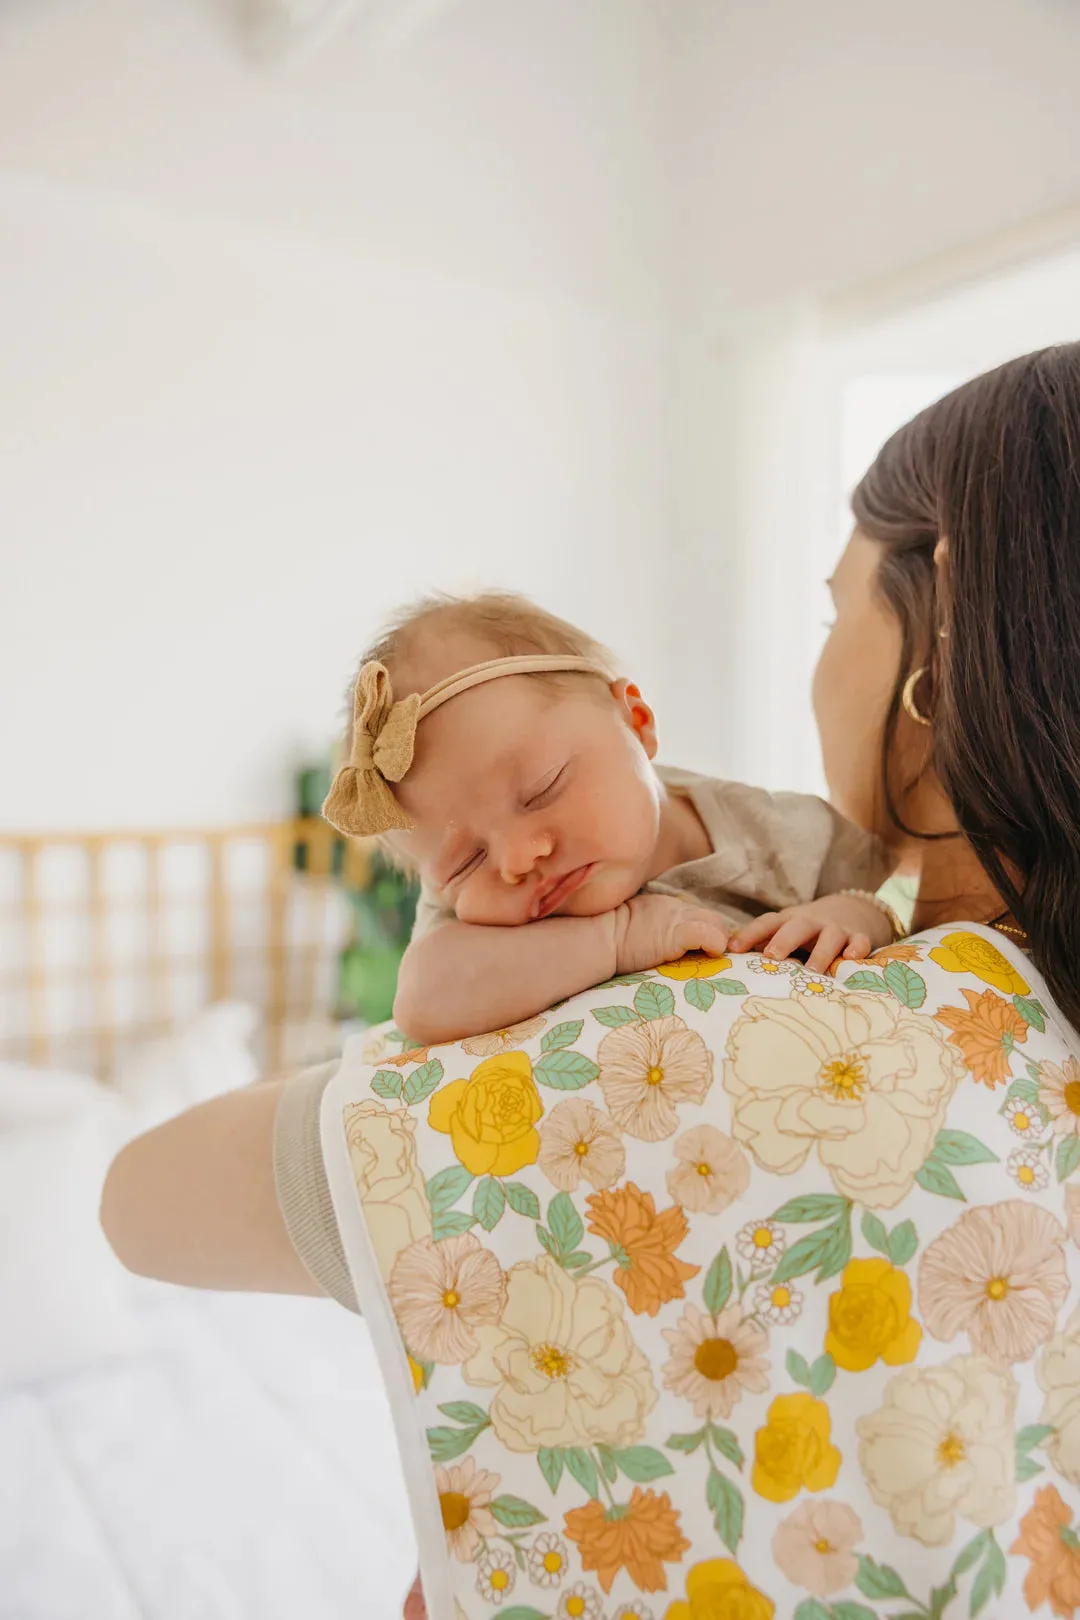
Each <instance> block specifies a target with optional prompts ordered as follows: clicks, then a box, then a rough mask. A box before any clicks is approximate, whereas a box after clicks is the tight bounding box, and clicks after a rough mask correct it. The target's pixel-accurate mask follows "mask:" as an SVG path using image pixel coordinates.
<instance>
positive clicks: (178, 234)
mask: <svg viewBox="0 0 1080 1620" xmlns="http://www.w3.org/2000/svg"><path fill="white" fill-rule="evenodd" d="M620 3H621V0H620ZM170 5H172V0H170ZM93 9H96V13H97V17H98V19H99V24H100V22H101V20H102V19H104V21H105V22H106V24H108V23H109V22H111V23H112V24H113V26H114V30H115V28H117V27H118V26H119V24H120V23H121V22H126V23H127V24H128V25H129V26H131V27H132V28H136V29H138V28H140V27H141V29H142V35H141V38H142V41H143V44H144V46H145V47H146V51H147V53H148V54H144V55H143V57H142V59H141V62H140V57H139V52H138V50H136V49H133V44H134V41H133V38H132V37H128V38H127V39H126V40H125V41H123V46H124V48H120V47H121V43H122V42H121V40H120V38H119V37H118V36H116V35H115V33H114V37H113V40H112V43H113V45H114V47H116V49H115V51H114V53H113V54H111V55H110V53H109V52H108V51H107V50H106V49H105V48H104V45H103V42H102V38H101V35H100V34H96V33H94V31H93V29H92V28H91V27H90V24H89V20H88V15H87V10H86V8H80V7H75V8H71V7H68V6H66V5H64V4H60V3H57V4H55V5H54V6H53V7H52V8H51V10H50V9H49V8H42V12H41V14H36V15H34V16H30V17H27V18H24V22H25V24H26V26H25V28H24V30H23V31H22V32H17V31H16V30H15V29H14V28H10V29H9V36H10V43H11V45H12V46H13V47H18V48H21V49H22V52H23V56H22V61H21V63H20V62H19V61H18V60H17V58H18V56H19V49H18V48H16V49H14V50H13V52H12V54H13V55H14V56H15V57H16V61H15V62H14V63H13V62H12V61H11V59H10V57H9V58H8V60H7V61H6V63H0V151H3V153H4V159H5V161H7V162H8V164H9V166H10V168H11V169H14V168H15V167H17V166H18V164H20V163H21V164H22V165H23V168H24V172H23V173H20V174H15V173H11V172H9V173H8V174H7V175H5V174H4V173H3V171H2V169H0V354H2V355H3V357H4V358H3V369H2V372H0V487H2V488H3V491H4V496H3V505H4V520H3V540H2V542H0V543H2V546H3V552H4V557H3V587H2V590H0V687H2V689H3V691H4V693H5V702H4V704H3V706H2V708H0V759H2V760H3V761H4V766H3V779H4V791H3V794H2V795H0V824H2V825H3V826H5V827H7V828H9V829H10V828H16V829H27V828H42V827H58V826H59V827H75V828H82V827H94V826H115V825H121V826H159V825H166V826H167V825H183V824H191V823H198V822H230V821H235V820H240V819H245V818H248V817H254V818H261V817H267V816H273V815H276V814H278V813H280V812H281V811H284V810H286V809H288V808H290V806H291V792H290V782H289V771H290V769H291V767H292V766H293V765H294V764H295V763H297V762H299V761H300V760H301V759H302V758H304V757H305V756H306V755H309V754H310V753H311V752H312V751H313V750H314V751H320V750H322V749H323V748H325V746H326V744H327V742H328V740H329V738H330V735H331V732H332V730H333V729H334V728H336V724H337V720H338V714H339V710H340V707H341V702H342V693H343V689H344V685H345V682H346V680H347V678H348V676H349V674H350V673H351V669H352V666H353V663H354V660H355V657H356V655H357V653H358V651H359V649H360V648H361V647H362V646H363V644H364V643H365V641H366V640H367V639H368V638H369V637H370V636H371V634H372V632H373V630H374V629H375V628H376V626H377V624H378V622H379V620H380V618H381V617H382V615H384V614H385V612H386V611H387V610H388V609H389V608H390V607H392V606H394V605H396V604H397V603H399V602H400V601H401V600H402V599H403V598H408V597H409V596H410V595H412V594H415V593H416V592H417V591H419V590H421V589H431V588H435V587H445V588H471V587H477V586H482V585H488V584H493V585H507V586H514V587H517V588H520V589H522V590H526V591H529V592H531V593H533V594H535V595H536V596H538V597H539V598H540V599H541V600H543V601H545V602H546V603H548V604H549V605H551V606H553V607H554V608H556V609H557V610H561V611H563V612H565V613H567V614H568V615H571V616H574V617H576V618H578V619H580V620H582V621H584V622H585V623H586V624H588V625H589V626H590V627H591V628H593V629H594V630H595V631H596V632H597V633H598V634H599V635H600V636H602V637H604V638H606V639H608V640H610V641H611V642H612V643H613V644H615V645H616V646H617V647H619V648H620V649H623V650H625V651H626V653H627V654H628V656H629V655H631V654H632V655H633V660H632V662H633V667H634V669H635V673H638V674H639V675H640V677H641V679H642V680H643V681H645V682H646V683H650V682H651V685H652V688H653V689H654V690H655V689H656V688H657V687H660V688H661V689H663V688H664V686H665V681H666V685H667V691H668V693H669V694H670V693H671V692H672V690H673V683H672V682H671V681H670V679H668V678H667V676H666V664H665V661H664V658H663V652H664V648H665V632H664V628H663V609H662V607H661V608H660V610H659V611H658V608H657V587H658V583H659V582H661V581H662V570H663V566H664V563H663V559H664V558H665V556H666V553H667V547H668V542H669V540H670V534H671V512H670V488H669V467H668V459H669V458H668V452H667V448H666V444H667V438H668V434H669V431H670V414H671V413H670V401H669V364H668V339H667V334H666V328H665V325H664V322H663V321H662V319H661V318H660V317H661V310H660V295H661V289H660V286H659V282H658V279H657V275H656V269H655V265H653V266H649V265H647V264H643V263H642V262H641V261H642V260H643V259H646V258H647V257H648V255H649V253H651V252H652V251H653V248H654V246H655V244H654V243H653V242H652V238H651V236H650V231H651V228H652V227H651V210H652V207H653V202H652V193H651V191H650V186H651V184H652V179H653V176H652V174H651V172H650V171H649V169H648V166H647V165H643V166H638V165H637V164H636V157H637V155H638V150H639V146H640V143H641V142H642V140H643V139H647V138H648V129H647V127H646V129H645V131H644V134H643V131H642V127H641V125H640V123H639V121H638V120H637V119H636V117H634V116H632V115H633V113H634V104H635V101H636V100H639V99H640V98H641V96H642V95H644V94H645V89H644V88H643V86H642V85H640V84H639V82H638V80H639V77H640V75H641V74H642V73H643V72H645V71H646V70H647V68H648V60H649V58H648V53H647V52H644V54H643V51H644V44H643V39H642V29H643V28H644V26H645V24H646V23H647V21H648V13H647V10H646V8H635V7H634V6H633V5H631V6H629V7H628V8H627V9H626V10H625V11H622V10H621V11H620V12H619V15H618V17H617V18H616V17H615V15H614V12H613V11H612V10H611V8H608V13H607V14H606V15H605V14H604V11H603V8H600V9H599V10H598V11H597V12H596V13H595V15H594V19H593V21H594V26H593V27H592V28H591V30H590V29H586V30H584V31H583V30H582V29H581V28H579V27H578V25H577V20H576V19H577V15H578V14H577V12H576V9H575V8H573V7H569V6H567V5H560V4H558V3H556V4H553V5H552V6H551V7H550V9H549V10H548V11H547V12H546V13H545V17H546V21H545V23H544V26H543V27H538V28H534V29H533V31H532V35H531V38H529V39H515V37H514V36H513V33H512V30H505V29H504V30H503V32H502V34H500V33H499V31H498V27H497V18H496V16H495V11H496V10H497V8H491V7H489V8H487V11H488V18H487V23H488V24H489V25H490V26H491V29H492V31H491V32H490V33H488V34H484V35H483V40H482V44H483V45H484V47H485V48H484V49H482V50H481V49H478V48H477V41H476V40H475V39H473V40H466V41H465V42H462V41H460V40H455V45H454V49H453V50H445V49H444V50H442V51H441V53H440V52H436V51H435V50H434V47H433V51H432V55H431V56H430V58H428V59H425V60H424V61H420V62H418V61H416V60H412V59H410V62H409V63H408V64H407V65H406V64H397V65H396V66H395V65H394V64H390V65H387V64H383V65H382V67H381V68H380V70H379V74H381V78H380V77H379V74H375V75H374V78H373V77H372V72H370V71H368V70H367V68H366V66H365V64H364V62H363V59H362V56H354V57H353V58H352V60H353V64H354V67H355V68H356V69H357V70H358V79H357V82H356V84H355V85H354V86H353V87H352V89H353V91H354V92H355V95H356V96H357V97H362V96H365V95H367V94H368V93H370V94H371V95H372V96H373V97H374V99H375V101H376V103H377V111H378V112H379V115H380V116H378V117H377V116H376V113H375V112H373V111H372V110H371V109H370V108H368V109H367V111H366V113H365V115H364V116H363V117H361V118H360V119H359V120H357V121H356V123H353V124H349V125H348V126H346V119H345V109H346V107H347V106H348V105H350V102H349V97H348V96H347V95H346V94H345V92H346V91H348V90H349V87H348V86H346V85H344V84H342V83H340V82H339V84H338V86H337V89H338V91H339V96H338V100H337V102H336V103H335V102H334V101H333V100H329V101H326V102H323V103H320V101H319V99H318V95H317V94H316V92H317V90H318V88H319V86H320V84H321V86H322V88H323V89H327V88H328V86H329V85H331V84H332V83H333V81H334V78H335V75H340V74H342V73H343V71H344V69H343V58H342V57H341V55H340V54H338V53H337V52H336V51H334V50H330V51H328V52H327V53H326V54H325V55H324V56H322V57H320V58H318V60H317V64H316V69H315V72H314V83H313V82H312V80H311V79H310V78H303V79H302V80H300V79H286V80H277V79H273V80H271V79H267V78H266V77H265V76H261V75H259V74H256V73H255V72H254V71H253V70H252V69H251V68H250V67H248V66H247V65H246V64H245V63H244V62H243V60H242V58H240V57H239V56H235V59H234V56H233V55H230V54H229V52H228V51H227V50H226V47H225V41H224V38H223V37H222V38H221V39H219V37H218V35H217V34H211V33H210V31H209V29H208V24H206V20H205V19H202V18H198V17H197V15H196V14H195V13H192V12H189V13H188V14H187V16H186V18H183V17H181V16H180V13H179V10H178V8H176V7H175V6H173V7H172V10H173V13H174V15H175V18H176V20H175V22H172V23H169V24H168V26H166V22H165V19H164V17H163V16H162V14H161V8H159V11H158V16H157V17H156V18H154V19H151V20H152V21H153V23H154V26H150V22H149V21H148V19H147V15H146V12H147V8H146V7H145V6H144V7H142V12H143V16H142V18H141V20H140V19H139V18H137V17H136V15H135V10H136V9H137V8H133V7H132V6H130V5H129V6H124V5H122V4H111V3H110V4H107V5H105V6H102V7H99V8H93ZM165 9H169V8H168V7H166V8H165ZM481 9H483V8H481ZM46 11H48V15H47V16H46V15H44V13H45V12H46ZM473 21H474V23H476V25H477V26H481V27H483V26H484V24H482V22H481V21H480V19H477V18H475V17H474V18H473ZM197 22H198V23H199V24H200V26H206V28H207V32H206V34H205V37H204V35H203V33H202V32H201V31H200V28H199V27H196V23H197ZM182 24H184V25H186V30H187V31H186V32H185V28H184V26H182ZM108 32H109V30H108V27H107V26H106V28H105V29H104V33H105V35H106V36H107V35H108ZM2 35H3V29H2V28H0V39H2ZM137 37H138V36H136V38H137ZM2 54H3V53H2V51H0V56H2ZM538 65H542V66H544V67H545V69H546V71H549V72H550V73H551V74H552V75H553V76H554V75H555V74H556V73H561V75H562V84H561V92H560V94H561V100H562V105H563V109H564V113H565V120H564V122H563V123H562V125H561V128H562V135H563V141H562V144H561V145H560V144H559V143H557V142H556V143H553V144H545V143H546V135H547V127H548V126H547V112H546V107H544V106H541V105H540V101H539V99H538V98H539V87H538V84H537V83H536V82H535V81H534V78H533V75H534V73H535V72H536V70H537V68H538ZM76 68H78V69H79V72H78V73H76ZM436 68H437V69H438V72H439V74H440V75H441V77H439V79H438V82H434V81H433V80H432V79H430V78H427V79H425V78H424V72H425V71H426V72H428V73H434V71H435V69H436ZM20 69H21V71H20ZM361 69H363V70H364V71H362V72H361V71H360V70H361ZM365 73H366V74H367V76H366V77H365ZM410 76H411V78H410ZM388 79H390V80H394V81H395V82H394V83H388V82H387V81H388ZM226 84H227V86H228V94H229V95H231V97H232V99H233V106H232V113H233V119H232V123H231V124H227V123H226V122H224V121H223V122H222V123H221V125H220V129H221V131H222V133H223V134H224V133H225V131H226V130H228V132H229V135H230V137H231V143H232V144H231V146H228V147H224V146H223V147H222V149H221V154H220V162H218V161H216V160H215V157H214V154H213V151H212V149H208V148H207V147H206V146H205V145H199V144H198V142H199V140H201V139H202V137H203V136H204V135H205V131H202V132H201V133H200V136H199V137H198V139H197V140H195V141H193V143H191V144H189V143H188V141H187V139H186V132H187V129H188V127H190V120H191V119H192V118H196V119H198V118H199V117H200V115H201V114H202V113H205V116H206V117H207V119H208V120H209V121H210V124H211V127H213V124H214V119H215V118H216V117H220V118H221V119H222V120H224V114H225V94H226V92H225V86H226ZM46 86H49V87H50V88H51V89H52V91H53V94H54V99H53V100H52V102H51V105H52V107H53V109H54V111H53V112H52V113H50V114H49V115H48V116H42V115H41V112H40V108H41V106H42V105H43V102H42V92H43V90H44V89H45V87H46ZM199 87H201V90H202V93H203V102H202V104H201V106H200V105H198V104H197V103H196V102H195V101H194V100H193V99H192V98H193V92H194V91H195V90H196V88H199ZM110 93H112V94H113V96H114V97H115V104H114V108H113V113H112V115H110V112H109V98H110ZM139 96H141V97H142V103H141V105H142V110H144V111H145V113H146V121H145V123H144V122H143V121H142V120H141V119H136V121H135V122H134V123H131V122H129V120H128V118H127V117H126V116H121V112H122V111H126V112H127V113H130V111H131V107H132V106H133V105H135V103H136V102H137V101H138V97H139ZM182 102H184V114H185V118H186V120H187V121H188V123H186V124H185V125H184V126H183V127H184V130H185V134H184V136H181V135H180V134H179V130H180V127H181V126H180V124H179V123H177V124H176V125H175V126H174V127H173V128H172V130H171V131H170V135H171V140H170V141H169V142H166V141H165V139H164V136H165V127H166V124H165V121H164V120H163V119H162V118H161V104H162V103H164V104H165V105H166V106H167V107H169V108H170V109H171V111H172V112H174V113H175V114H176V115H177V116H178V117H179V114H180V110H181V103H182ZM413 115H415V117H416V118H417V119H418V120H419V127H417V125H416V124H412V125H411V126H410V119H411V118H412V117H413ZM380 119H381V121H380ZM335 124H338V125H340V126H341V127H340V128H337V129H335ZM365 125H366V126H367V127H366V128H365ZM4 126H6V128H7V130H8V131H9V132H13V133H14V135H15V136H16V139H15V141H14V143H11V142H5V139H4V135H3V128H4ZM241 129H245V131H246V139H247V140H248V141H253V142H255V141H257V140H262V141H263V145H262V147H261V149H260V148H259V146H258V145H257V144H256V145H253V146H251V147H249V146H247V145H246V144H243V143H242V142H241V139H240V131H241ZM144 133H145V137H146V138H145V142H144V141H143V140H142V138H141V137H142V136H143V135H144ZM293 134H295V136H296V145H295V147H292V146H290V136H291V135H293ZM81 136H85V137H86V141H87V144H86V146H85V148H84V150H83V151H82V152H80V149H79V143H80V137H81ZM365 136H366V138H367V145H366V146H365V145H364V138H365ZM158 138H160V142H161V144H159V145H158V147H157V149H156V150H155V149H154V148H155V141H156V140H158ZM357 141H359V149H358V147H357V144H356V143H357ZM148 147H149V148H150V150H147V148H148ZM46 148H48V150H46ZM196 158H197V159H198V162H197V163H196V161H195V160H196ZM46 159H48V160H49V161H48V162H46ZM155 159H160V160H162V169H161V171H160V172H159V173H158V174H157V175H156V177H155V174H154V166H155V162H154V160H155ZM165 159H167V160H168V161H167V162H165V161H164V160H165ZM61 160H62V161H61ZM275 161H277V162H279V163H281V164H285V165H289V166H288V169H287V173H286V175H285V182H284V184H283V186H282V190H281V193H280V194H278V193H275V192H274V188H273V185H272V184H271V182H272V179H273V174H274V164H275ZM50 165H51V167H52V172H51V173H47V172H46V171H47V170H48V169H49V168H50ZM31 169H33V171H34V172H27V171H29V170H31ZM61 171H63V173H62V174H61ZM245 177H247V178H250V179H251V181H252V183H253V185H257V187H259V188H262V198H263V200H265V199H266V198H267V197H269V198H270V199H271V200H273V201H274V202H275V204H276V206H277V209H278V212H277V213H276V214H275V213H274V210H272V209H269V208H268V209H266V210H265V211H263V210H261V208H260V196H259V195H258V194H256V195H255V196H254V197H252V196H248V197H247V198H244V197H243V196H242V195H241V191H242V188H240V187H239V182H240V181H241V180H242V179H243V178H245ZM76 180H77V182H78V183H76ZM230 188H232V189H230ZM418 190H419V195H417V191H418ZM309 192H310V193H312V194H314V196H315V199H316V201H318V200H319V198H320V196H321V197H322V198H324V199H325V198H329V197H331V196H336V197H337V198H338V201H339V204H340V212H341V213H342V215H343V216H344V218H343V221H342V223H341V225H340V227H339V228H338V229H336V230H322V229H321V228H320V220H318V219H315V220H313V219H312V217H311V207H312V198H311V197H310V196H309V195H308V193H309ZM283 197H284V198H285V199H286V200H287V201H288V203H289V207H290V210H291V212H290V217H289V219H288V220H285V219H284V218H283V217H282V215H281V209H280V205H281V202H282V199H283ZM234 203H235V204H236V207H235V215H236V216H237V217H236V218H235V219H233V220H230V218H229V215H230V214H231V213H233V212H234V209H233V204H234ZM466 204H467V209H468V212H467V213H466V214H464V215H463V213H462V206H464V205H466ZM200 205H201V206H202V211H201V213H200V212H199V207H200ZM459 205H461V206H459ZM305 209H307V210H308V211H307V213H305ZM272 215H273V217H271V216H272ZM635 244H636V245H637V246H639V247H640V248H641V253H640V254H639V255H638V256H637V257H636V258H635V256H634V254H633V252H632V249H633V248H634V246H635ZM623 268H624V269H625V274H623V273H622V269H623ZM609 287H610V288H613V289H615V288H617V289H618V296H613V297H612V298H610V299H607V298H605V297H604V296H602V294H603V292H604V289H606V288H609ZM646 295H647V296H646ZM674 689H675V691H676V693H677V685H675V687H674ZM662 698H663V690H661V701H662Z"/></svg>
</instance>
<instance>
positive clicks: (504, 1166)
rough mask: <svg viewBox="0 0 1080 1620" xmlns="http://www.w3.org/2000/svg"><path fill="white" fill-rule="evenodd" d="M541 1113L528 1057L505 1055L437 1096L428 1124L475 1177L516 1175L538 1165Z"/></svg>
mask: <svg viewBox="0 0 1080 1620" xmlns="http://www.w3.org/2000/svg"><path fill="white" fill-rule="evenodd" d="M543 1112H544V1105H543V1103H542V1102H541V1101H540V1094H539V1092H538V1091H537V1089H536V1082H535V1081H534V1080H533V1077H532V1064H531V1063H530V1062H529V1059H528V1056H527V1055H526V1053H524V1052H503V1053H500V1054H499V1055H498V1056H497V1057H491V1058H488V1059H487V1060H486V1061H485V1062H483V1063H481V1064H480V1065H479V1067H478V1068H475V1069H474V1070H473V1072H472V1074H471V1076H470V1077H469V1079H468V1080H454V1081H452V1082H451V1083H450V1085H448V1086H443V1087H442V1088H441V1089H440V1090H439V1091H437V1092H436V1093H435V1095H434V1096H433V1097H432V1099H431V1102H430V1104H429V1105H428V1123H429V1125H431V1127H432V1129H433V1130H436V1131H445V1132H447V1133H448V1134H449V1136H450V1140H451V1142H452V1143H453V1148H454V1153H455V1155H456V1156H457V1158H458V1160H459V1161H460V1163H461V1164H463V1165H464V1166H465V1168H466V1170H468V1171H470V1172H471V1173H472V1174H473V1175H474V1176H512V1175H516V1173H517V1172H518V1171H519V1170H521V1169H523V1168H524V1167H525V1165H527V1164H535V1163H536V1159H537V1155H538V1154H539V1152H540V1134H539V1132H538V1131H537V1129H536V1122H537V1120H538V1119H540V1118H541V1116H542V1115H543Z"/></svg>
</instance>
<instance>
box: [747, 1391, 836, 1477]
mask: <svg viewBox="0 0 1080 1620" xmlns="http://www.w3.org/2000/svg"><path fill="white" fill-rule="evenodd" d="M831 1432H832V1424H831V1420H830V1418H829V1408H828V1407H827V1406H826V1405H825V1402H824V1401H819V1400H817V1399H815V1397H814V1396H813V1395H806V1394H803V1393H800V1394H798V1395H778V1396H777V1397H776V1399H775V1401H773V1403H772V1405H771V1406H770V1407H769V1410H768V1413H767V1414H766V1419H765V1426H764V1428H762V1429H759V1430H758V1432H757V1434H756V1435H755V1436H754V1473H753V1478H752V1483H753V1487H754V1489H755V1491H757V1493H758V1495H759V1496H763V1497H764V1498H765V1500H766V1501H767V1502H790V1501H791V1498H792V1497H793V1496H797V1495H798V1494H799V1492H800V1491H801V1490H808V1491H824V1490H827V1489H828V1488H829V1486H830V1485H833V1484H835V1482H836V1476H837V1474H838V1473H839V1471H840V1453H839V1451H837V1449H836V1447H835V1446H834V1445H833V1444H832V1440H831Z"/></svg>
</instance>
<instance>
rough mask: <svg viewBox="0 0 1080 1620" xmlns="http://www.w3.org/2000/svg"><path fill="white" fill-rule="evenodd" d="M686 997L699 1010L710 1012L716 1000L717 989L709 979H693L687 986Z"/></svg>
mask: <svg viewBox="0 0 1080 1620" xmlns="http://www.w3.org/2000/svg"><path fill="white" fill-rule="evenodd" d="M685 995H686V999H687V1001H688V1002H689V1003H690V1005H691V1007H696V1008H697V1010H698V1012H708V1010H709V1008H710V1007H711V1006H712V1004H713V1002H714V1001H715V1000H716V990H715V989H714V987H713V985H712V982H711V980H709V979H691V980H690V982H689V983H688V984H687V986H686V991H685Z"/></svg>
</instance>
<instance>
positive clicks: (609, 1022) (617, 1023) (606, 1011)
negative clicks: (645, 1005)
mask: <svg viewBox="0 0 1080 1620" xmlns="http://www.w3.org/2000/svg"><path fill="white" fill-rule="evenodd" d="M593 1017H594V1018H595V1019H596V1022H597V1023H598V1024H605V1025H606V1026H607V1028H608V1029H621V1028H622V1026H623V1024H640V1023H641V1014H640V1013H639V1012H635V1011H634V1009H633V1007H594V1008H593Z"/></svg>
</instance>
